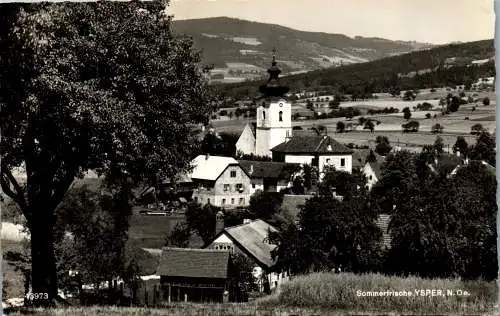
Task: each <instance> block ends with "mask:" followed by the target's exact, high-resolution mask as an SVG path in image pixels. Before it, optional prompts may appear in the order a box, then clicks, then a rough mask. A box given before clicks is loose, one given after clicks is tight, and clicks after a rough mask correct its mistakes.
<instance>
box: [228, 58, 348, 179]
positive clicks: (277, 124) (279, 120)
mask: <svg viewBox="0 0 500 316" xmlns="http://www.w3.org/2000/svg"><path fill="white" fill-rule="evenodd" d="M267 72H268V73H269V79H268V81H267V83H266V84H264V85H262V86H261V87H260V88H259V90H260V92H261V93H262V97H260V98H259V99H258V100H257V106H258V107H257V118H256V123H255V124H247V125H246V126H245V128H244V129H243V132H242V133H241V135H240V137H239V139H238V141H237V143H236V151H237V152H239V153H241V154H246V155H256V156H267V157H272V159H273V161H279V162H287V163H300V164H310V165H312V166H315V167H317V168H318V170H319V172H320V174H321V173H322V171H323V169H324V167H325V166H332V167H335V169H337V170H341V171H346V172H349V173H351V172H352V154H353V151H352V150H351V149H349V148H347V147H346V146H344V145H342V144H340V143H339V142H337V141H336V140H334V139H333V138H331V137H330V136H328V135H322V136H320V135H306V136H304V135H293V130H292V103H291V102H290V101H288V100H287V99H286V97H285V94H286V93H288V91H289V90H290V89H289V88H288V87H286V86H282V85H281V84H280V81H279V75H280V73H281V70H280V69H279V67H278V66H277V62H276V55H275V51H273V60H272V64H271V67H270V68H269V69H268V70H267ZM252 125H253V126H252Z"/></svg>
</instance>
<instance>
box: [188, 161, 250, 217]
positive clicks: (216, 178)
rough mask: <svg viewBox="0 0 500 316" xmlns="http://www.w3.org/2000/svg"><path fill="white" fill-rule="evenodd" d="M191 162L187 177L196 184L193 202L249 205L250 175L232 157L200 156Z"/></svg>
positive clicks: (229, 206)
mask: <svg viewBox="0 0 500 316" xmlns="http://www.w3.org/2000/svg"><path fill="white" fill-rule="evenodd" d="M192 165H193V167H194V168H193V170H192V172H191V174H190V178H191V180H192V181H193V182H194V183H195V184H196V185H197V188H196V189H194V191H193V200H194V201H195V202H198V203H201V204H202V205H205V204H211V205H214V206H219V207H228V208H231V207H237V206H247V205H248V203H249V200H250V195H251V191H250V190H251V181H250V176H249V175H248V174H247V173H246V171H245V170H244V169H242V168H241V166H240V165H239V164H238V161H236V160H235V159H234V158H230V157H221V156H210V155H200V156H198V157H196V158H195V159H194V160H193V161H192Z"/></svg>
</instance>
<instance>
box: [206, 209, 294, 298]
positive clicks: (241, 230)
mask: <svg viewBox="0 0 500 316" xmlns="http://www.w3.org/2000/svg"><path fill="white" fill-rule="evenodd" d="M217 222H218V224H217V228H216V229H217V231H216V232H217V234H216V236H215V237H214V239H213V241H212V242H211V243H210V244H208V245H207V246H206V247H205V248H208V249H216V250H224V251H228V252H236V253H238V254H242V255H244V256H246V257H247V258H249V259H251V260H252V261H253V262H254V263H255V268H254V269H253V271H252V274H253V275H254V277H255V278H256V280H257V284H258V286H259V288H260V290H261V291H265V290H266V287H267V285H268V286H269V288H268V289H267V290H273V289H274V288H276V287H278V286H279V285H280V284H281V282H283V281H284V280H286V279H287V278H288V276H287V274H286V273H280V272H277V271H275V270H274V267H275V265H276V261H277V259H276V258H274V259H273V257H272V254H271V252H272V251H273V250H274V249H276V247H277V246H276V245H274V244H271V243H269V240H268V236H269V232H276V231H277V229H276V228H275V227H273V226H272V225H270V224H268V223H266V222H265V221H263V220H261V219H257V220H253V221H251V220H244V223H243V224H241V225H237V226H232V227H226V228H224V226H223V223H224V219H223V216H222V214H218V216H217Z"/></svg>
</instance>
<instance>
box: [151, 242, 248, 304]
mask: <svg viewBox="0 0 500 316" xmlns="http://www.w3.org/2000/svg"><path fill="white" fill-rule="evenodd" d="M156 275H158V276H160V283H161V285H162V289H163V291H164V293H163V297H164V298H165V299H164V300H165V301H168V302H172V301H174V302H180V301H184V302H187V301H189V302H203V303H205V302H219V303H222V302H228V301H237V300H238V296H239V294H240V293H239V289H238V271H237V268H236V266H235V265H234V264H233V262H232V259H231V256H230V254H229V252H227V251H220V250H215V249H193V248H168V247H166V248H163V250H162V254H161V258H160V260H159V264H158V269H157V270H156Z"/></svg>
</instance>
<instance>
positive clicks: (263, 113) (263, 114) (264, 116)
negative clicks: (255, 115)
mask: <svg viewBox="0 0 500 316" xmlns="http://www.w3.org/2000/svg"><path fill="white" fill-rule="evenodd" d="M262 119H263V120H265V119H266V111H262Z"/></svg>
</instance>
